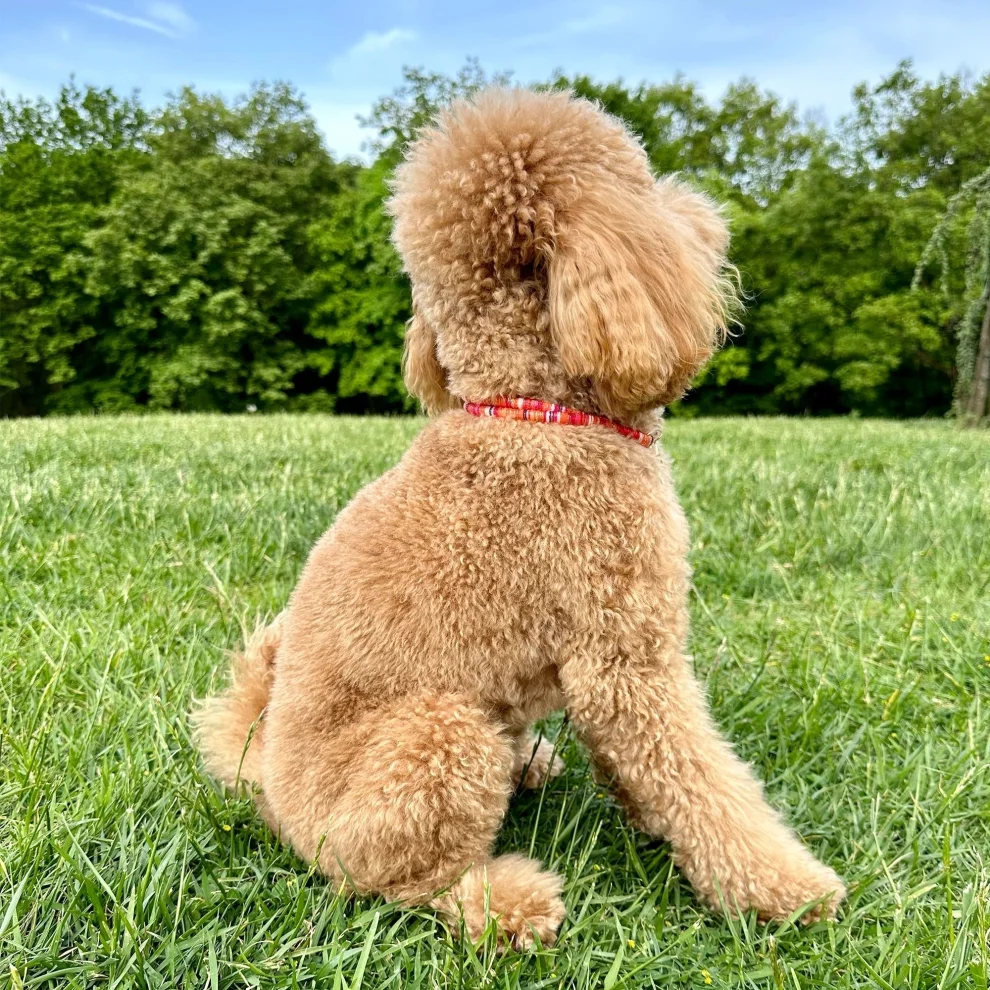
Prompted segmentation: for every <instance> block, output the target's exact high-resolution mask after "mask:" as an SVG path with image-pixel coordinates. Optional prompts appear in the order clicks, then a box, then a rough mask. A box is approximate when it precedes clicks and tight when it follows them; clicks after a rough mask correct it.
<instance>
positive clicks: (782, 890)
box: [749, 861, 846, 925]
mask: <svg viewBox="0 0 990 990" xmlns="http://www.w3.org/2000/svg"><path fill="white" fill-rule="evenodd" d="M761 886H762V885H761ZM845 896H846V888H845V885H844V884H843V882H842V878H841V877H840V876H839V875H838V874H837V873H836V872H835V870H833V869H830V868H829V867H828V866H826V865H825V864H824V863H819V862H817V861H813V863H811V864H808V865H804V864H802V866H801V867H800V868H797V869H781V870H780V871H778V875H777V876H776V877H773V878H772V880H771V882H769V883H767V884H766V886H764V887H763V889H761V890H759V891H758V892H756V896H755V897H753V896H751V898H750V905H749V906H751V907H755V908H756V911H757V914H758V915H759V917H760V919H761V920H763V921H771V920H774V921H781V920H784V919H786V918H789V917H791V916H792V915H794V914H796V913H797V912H798V911H802V909H804V910H803V912H802V913H801V915H800V918H799V919H798V920H799V921H800V922H801V924H804V925H808V924H811V923H812V922H815V921H821V920H822V919H823V918H834V917H835V913H836V911H837V910H838V907H839V904H840V902H841V901H842V900H843V899H844V898H845Z"/></svg>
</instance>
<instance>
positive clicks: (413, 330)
mask: <svg viewBox="0 0 990 990" xmlns="http://www.w3.org/2000/svg"><path fill="white" fill-rule="evenodd" d="M402 378H403V380H404V381H405V383H406V390H407V391H408V392H409V394H410V395H414V396H416V398H417V399H419V401H420V402H421V403H422V405H423V408H424V409H425V410H426V411H427V412H428V413H430V414H431V415H433V414H435V413H438V412H442V411H443V410H445V409H453V408H454V407H455V406H457V405H458V402H457V400H456V399H454V397H453V396H452V395H451V394H450V392H448V391H447V372H446V371H445V370H444V368H443V366H442V365H441V364H440V361H439V359H438V358H437V341H436V335H435V334H434V332H433V330H432V328H431V327H430V326H429V324H427V322H426V321H425V320H424V319H423V318H422V317H421V316H420V315H419V313H417V312H416V310H415V307H414V308H413V316H412V319H411V320H410V321H409V322H408V323H407V324H406V336H405V343H404V345H403V350H402Z"/></svg>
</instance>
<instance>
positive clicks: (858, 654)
mask: <svg viewBox="0 0 990 990" xmlns="http://www.w3.org/2000/svg"><path fill="white" fill-rule="evenodd" d="M421 426H422V420H412V419H405V420H384V419H363V420H357V419H331V418H324V417H297V418H290V417H278V418H264V417H261V416H253V417H251V416H246V417H242V418H216V417H183V418H165V417H161V418H159V417H146V418H120V419H83V418H79V419H72V420H49V421H43V422H37V421H34V422H27V421H22V422H5V423H0V672H2V680H0V960H2V963H0V985H5V981H9V985H10V986H12V987H20V986H24V987H100V988H102V987H107V988H116V987H130V986H136V987H158V986H161V987H189V988H197V990H198V988H202V987H239V986H260V987H275V986H278V987H295V986H299V987H317V986H319V987H328V988H338V987H339V988H345V987H349V988H357V987H359V986H361V987H365V988H375V990H377V988H381V987H396V988H398V987H424V988H426V987H448V986H449V987H461V986H465V987H467V986H489V987H524V988H527V990H529V988H537V987H568V988H570V987H575V988H577V987H581V988H584V987H589V988H590V987H603V988H609V987H630V988H631V987H663V988H666V987H700V988H703V987H715V988H718V987H760V988H762V987H769V988H785V987H786V988H799V987H918V988H920V987H924V988H934V987H940V988H941V987H945V988H948V987H983V988H985V987H986V986H987V970H988V960H990V947H988V931H990V862H988V859H990V842H988V838H990V776H988V773H987V768H988V763H990V712H988V710H987V703H988V691H987V689H986V685H987V683H988V681H990V536H988V534H990V434H988V433H986V432H982V433H980V432H969V433H964V432H961V431H958V430H956V429H953V428H952V427H951V426H950V425H947V424H944V423H908V424H895V423H879V422H866V421H855V420H852V421H838V420H832V421H813V420H801V421H797V420H791V421H785V420H721V421H718V420H700V421H699V420H695V421H686V420H680V421H677V420H675V421H673V422H672V423H671V424H670V425H669V426H668V430H667V437H666V439H665V444H666V446H667V448H668V450H669V451H670V452H671V453H672V455H673V458H674V467H675V473H676V477H677V479H678V484H679V489H680V492H681V497H682V500H683V502H684V505H685V508H686V510H687V513H688V516H689V517H690V520H691V524H692V533H693V541H694V547H693V563H694V567H695V587H696V592H695V594H694V596H693V599H692V612H693V616H694V634H693V652H694V654H695V657H696V665H697V669H698V672H699V674H700V676H701V677H702V678H704V680H705V681H706V683H707V689H708V692H709V695H710V697H711V699H712V703H713V706H714V708H715V711H716V714H717V717H718V720H719V722H720V723H721V725H722V726H723V727H724V729H725V730H726V732H727V733H728V734H729V735H730V736H731V738H732V739H733V741H734V742H735V744H736V746H737V748H738V749H739V751H740V752H741V753H742V754H744V756H745V757H746V758H747V759H748V760H751V761H752V762H753V763H754V764H755V766H756V767H757V769H758V771H759V773H760V774H761V776H762V777H763V778H764V779H765V780H766V782H767V791H768V793H769V795H770V798H771V800H772V802H773V803H774V804H776V805H777V806H779V807H780V808H782V809H783V810H784V811H785V812H786V814H787V816H788V818H789V820H790V821H791V822H792V823H793V824H794V825H795V827H796V828H797V829H798V830H799V831H800V833H801V835H802V836H803V837H804V839H805V840H806V841H807V842H808V843H809V844H810V846H811V847H812V848H813V849H814V851H815V852H816V853H817V854H818V855H819V856H821V857H822V858H824V859H825V860H827V861H828V862H829V863H831V864H832V865H834V866H835V867H836V868H837V869H838V870H839V872H840V873H841V874H842V875H843V876H844V877H845V878H846V881H847V883H848V885H849V888H850V897H849V900H848V902H847V904H846V905H845V908H844V911H843V912H842V914H841V917H840V919H839V920H838V921H837V922H834V923H818V924H815V925H812V926H810V927H807V928H801V927H797V928H795V927H794V926H793V925H790V924H774V925H769V926H765V925H760V924H758V923H757V922H756V921H755V919H753V918H751V917H748V918H742V919H739V920H735V921H730V920H725V919H721V918H717V917H714V916H713V915H711V914H709V913H707V912H706V911H704V910H702V909H701V907H700V906H699V904H698V903H697V901H696V900H695V899H694V897H693V896H692V893H691V891H690V889H689V888H688V887H687V886H686V884H685V883H684V882H683V881H682V880H681V879H680V878H679V876H678V874H677V873H676V871H674V870H673V868H672V865H671V862H670V858H669V850H668V848H667V847H666V846H664V845H663V844H660V843H656V842H652V841H650V840H648V839H647V838H646V837H644V836H643V835H641V834H639V833H637V832H635V831H634V830H632V829H631V828H630V827H628V826H627V825H626V824H625V823H624V822H623V819H622V816H621V814H620V813H619V811H618V809H617V808H616V807H615V806H614V805H613V803H612V802H611V800H610V799H609V797H608V795H607V794H606V793H605V792H604V791H603V790H602V789H601V788H600V787H598V786H596V784H595V783H594V780H593V778H592V777H591V775H590V771H589V768H588V765H587V760H586V759H585V757H584V755H583V753H582V752H581V749H580V747H579V746H578V745H577V743H576V742H574V740H573V739H571V738H570V736H569V735H568V733H567V731H566V730H565V731H564V734H563V739H562V742H561V749H562V751H563V754H564V757H565V760H566V763H567V771H566V773H565V774H564V776H562V777H561V778H558V779H557V780H555V781H553V782H552V783H550V784H549V785H548V786H547V787H546V788H545V790H544V791H543V792H542V793H541V792H537V793H530V794H525V795H522V796H520V797H518V798H516V799H515V801H514V802H513V805H512V807H511V810H510V812H509V816H508V819H507V821H506V825H505V827H504V829H503V833H502V836H501V840H500V847H501V848H503V849H505V850H508V849H521V850H523V851H528V852H531V853H532V854H533V855H535V856H537V857H539V858H541V859H542V860H543V861H544V862H546V863H547V864H548V865H550V866H551V867H552V868H554V869H556V870H559V871H561V872H562V873H563V874H564V875H565V877H566V883H567V887H566V901H567V906H568V911H569V916H568V920H567V921H565V923H564V927H563V929H562V932H561V938H560V941H559V942H558V944H557V945H556V946H555V947H554V948H552V949H548V950H543V951H540V952H537V953H531V954H526V955H515V954H508V955H504V956H499V955H497V954H496V953H495V952H494V951H493V949H492V946H491V945H490V944H488V945H482V946H481V947H480V948H479V950H478V951H477V952H476V951H475V950H474V949H472V948H470V947H469V946H465V945H464V944H463V943H462V942H460V941H458V940H456V939H455V938H454V937H452V934H451V933H450V932H449V931H448V930H447V929H446V928H445V927H444V926H443V925H442V924H440V923H439V922H438V921H436V920H435V918H434V917H433V916H432V915H431V914H429V913H428V912H424V911H410V910H405V909H401V908H399V907H397V906H395V905H390V904H385V903H383V902H381V901H369V900H358V901H350V900H347V899H345V898H342V897H340V896H336V895H335V894H334V893H333V892H332V891H331V890H330V889H329V888H328V887H327V886H326V885H325V884H324V883H323V882H322V881H321V879H320V878H319V876H317V875H314V874H313V873H312V872H311V871H309V870H308V868H307V864H306V863H304V862H301V861H300V860H298V859H297V858H295V856H293V855H292V854H291V853H289V852H287V851H286V850H285V849H283V848H281V847H280V846H279V845H278V844H277V842H276V840H275V839H274V837H273V836H272V835H271V834H269V833H268V832H267V831H266V829H265V828H264V827H263V826H262V824H261V822H260V821H259V820H258V819H257V818H256V816H255V815H254V813H253V810H252V805H251V803H250V802H249V801H248V800H245V799H240V798H231V797H227V796H224V795H223V794H222V793H220V792H219V791H218V790H217V789H216V787H215V786H214V785H213V784H212V783H211V782H210V781H209V780H208V779H207V778H206V777H205V776H204V775H203V773H202V772H201V771H200V769H199V768H198V765H197V758H196V754H195V752H194V751H193V749H192V746H191V745H190V740H189V729H188V724H187V721H186V712H187V709H188V707H189V703H190V700H191V699H192V698H193V697H194V696H197V695H202V694H204V693H205V692H207V691H208V690H210V689H211V688H212V687H213V686H214V685H215V684H216V683H217V681H218V679H219V678H221V677H222V672H223V668H224V651H225V650H226V649H229V648H231V647H234V646H236V645H237V644H238V643H239V642H240V640H241V637H242V635H243V631H244V629H245V628H247V627H250V626H252V625H253V623H254V621H255V619H256V617H259V616H264V615H266V614H271V613H274V612H275V611H277V610H278V609H280V608H281V607H282V605H283V603H284V602H285V599H286V596H287V595H288V593H289V591H290V590H291V588H292V586H293V583H294V581H295V578H296V576H297V574H298V572H299V569H300V567H301V565H302V563H303V561H304V559H305V556H306V553H307V551H308V549H309V547H310V545H311V543H312V542H313V540H314V539H315V538H316V537H317V536H318V535H319V534H320V533H321V531H322V530H323V529H324V528H325V527H326V526H327V525H328V524H329V523H330V522H331V520H332V519H333V517H334V515H335V514H336V513H337V512H338V511H339V510H340V508H341V507H342V506H343V505H344V504H345V503H346V502H347V501H348V499H349V498H350V497H351V495H352V494H353V493H354V492H355V490H356V489H357V488H358V487H359V486H360V485H362V484H364V483H365V482H366V481H368V480H370V479H372V478H374V477H375V476H376V475H378V474H379V473H380V472H381V471H383V470H384V469H385V468H387V467H388V466H389V465H391V464H393V463H394V462H395V461H396V460H398V458H399V457H400V456H401V455H402V452H403V450H404V449H405V448H406V446H407V445H408V443H409V442H410V440H411V439H412V438H413V436H414V435H415V434H416V432H417V431H418V430H419V429H420V428H421ZM396 566H397V567H398V566H401V561H397V562H396ZM557 725H559V723H556V724H555V725H554V726H551V727H550V731H554V730H555V729H556V727H557Z"/></svg>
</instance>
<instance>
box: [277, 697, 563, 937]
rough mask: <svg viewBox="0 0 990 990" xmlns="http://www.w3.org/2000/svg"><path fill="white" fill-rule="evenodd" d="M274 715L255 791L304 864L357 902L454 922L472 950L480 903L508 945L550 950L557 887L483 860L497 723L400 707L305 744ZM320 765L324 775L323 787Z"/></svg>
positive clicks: (501, 775) (504, 771) (494, 789)
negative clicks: (412, 907) (369, 898)
mask: <svg viewBox="0 0 990 990" xmlns="http://www.w3.org/2000/svg"><path fill="white" fill-rule="evenodd" d="M273 716H274V721H273V723H272V725H271V726H269V728H270V729H271V730H273V735H271V736H269V740H270V741H271V748H270V750H269V751H268V753H267V754H266V764H265V790H266V793H267V794H268V795H269V798H270V800H271V804H272V809H273V811H274V813H275V817H276V819H277V823H278V826H279V828H280V830H281V834H282V836H283V838H285V839H287V840H288V841H290V842H291V843H292V845H293V847H294V848H295V849H296V851H297V852H298V853H299V854H300V855H301V856H302V857H303V858H304V859H306V860H309V861H313V860H317V861H318V863H319V867H320V869H321V871H322V872H323V873H324V874H326V875H327V876H329V877H330V878H332V879H334V880H335V881H336V882H338V883H341V884H346V885H347V886H349V887H350V888H352V889H353V890H355V891H356V892H358V893H360V894H383V895H385V896H386V897H389V898H391V899H394V900H401V901H404V902H406V903H410V904H429V905H432V906H433V907H435V908H437V909H438V910H439V911H440V912H441V913H443V914H444V915H446V916H447V918H448V919H449V920H451V921H452V922H453V923H454V924H455V926H456V925H457V924H458V923H459V920H460V917H461V916H463V918H464V924H465V928H466V930H467V933H468V935H469V936H470V937H471V938H472V939H476V938H477V937H478V936H479V935H480V934H481V933H482V932H483V931H484V928H485V924H486V921H487V917H486V912H485V907H486V896H487V904H488V911H489V915H490V916H492V917H495V918H496V923H497V925H498V927H499V929H500V930H501V932H502V933H503V937H504V938H505V939H506V940H507V941H509V942H510V943H511V944H513V945H515V946H516V947H519V948H522V947H525V946H527V945H529V944H530V943H531V942H532V940H533V937H534V934H535V935H537V936H539V938H540V940H541V942H543V943H544V944H549V943H550V942H552V941H553V939H554V937H555V934H556V930H557V927H558V926H559V924H560V922H561V920H562V918H563V914H564V907H563V903H562V902H561V900H560V887H561V884H560V880H559V879H558V878H557V877H556V876H554V875H552V874H549V873H545V872H543V871H542V870H541V869H540V867H539V864H538V863H535V862H534V861H533V860H530V859H527V858H525V857H523V856H519V855H514V854H513V855H507V856H500V857H497V858H494V859H493V858H492V857H491V848H492V845H493V843H494V841H495V837H496V834H497V833H498V829H499V827H500V825H501V823H502V819H503V817H504V815H505V811H506V808H507V807H508V801H509V795H510V793H511V791H512V772H513V767H514V762H515V753H514V749H513V746H512V741H511V739H510V737H509V736H508V735H507V734H506V733H504V732H503V731H502V727H501V726H500V725H499V724H498V723H496V722H495V721H493V720H492V719H491V718H489V717H488V716H487V715H486V714H485V713H484V712H482V711H481V710H480V709H479V708H477V707H476V706H474V705H473V704H471V702H470V701H468V700H467V699H464V698H461V697H459V696H456V695H439V696H436V695H434V696H423V697H418V698H404V699H400V700H398V701H396V702H393V703H391V704H389V705H387V706H386V707H384V708H382V709H378V710H376V711H373V712H370V713H368V714H366V715H365V716H363V717H360V718H358V719H357V720H356V721H355V722H353V723H351V724H350V725H347V726H345V727H343V728H340V729H338V730H337V732H335V733H333V734H321V732H320V730H319V728H314V729H313V730H311V731H309V732H308V733H307V734H306V738H305V739H301V734H302V732H303V731H305V730H303V729H300V727H299V726H293V725H292V724H291V719H292V713H291V712H287V713H286V721H285V723H284V724H283V723H282V722H281V721H280V712H279V711H278V710H277V709H276V710H275V711H274V712H273ZM283 738H284V739H285V740H286V741H287V742H288V740H289V739H293V740H294V742H295V745H289V746H285V747H283V746H282V745H280V743H281V740H282V739H283ZM342 759H343V762H342ZM321 765H322V766H329V765H333V766H334V771H333V777H332V778H330V777H326V778H324V776H323V774H322V773H321V771H320V769H319V768H320V766H321ZM334 780H336V781H340V780H344V781H345V783H343V784H342V785H340V786H336V787H335V786H334V785H333V781H334ZM317 858H318V859H317ZM486 885H487V888H488V889H487V893H486ZM438 892H441V893H439V894H438Z"/></svg>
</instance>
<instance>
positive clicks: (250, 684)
mask: <svg viewBox="0 0 990 990" xmlns="http://www.w3.org/2000/svg"><path fill="white" fill-rule="evenodd" d="M284 615H285V613H284V612H283V613H281V614H280V615H278V616H277V617H276V618H275V620H274V621H273V622H272V623H270V624H269V625H267V626H258V628H257V629H255V631H254V632H253V633H252V634H251V636H250V637H249V638H248V640H247V643H246V644H245V646H244V649H243V651H241V652H239V653H235V654H233V656H232V657H231V663H230V669H231V681H230V686H229V687H228V688H227V690H226V691H224V692H223V693H222V694H217V695H214V696H213V697H211V698H206V699H204V700H203V701H202V702H200V704H199V705H198V706H197V707H196V708H195V710H194V711H193V713H192V722H193V732H194V735H195V738H196V745H197V747H198V749H199V751H200V753H202V755H203V763H204V764H205V766H206V769H207V770H208V771H209V772H210V774H211V775H212V776H213V777H215V778H216V779H217V780H219V781H220V782H221V783H223V784H224V785H225V786H227V787H230V788H234V789H237V788H238V787H239V786H240V785H242V784H245V785H247V786H249V787H254V788H257V787H260V785H261V752H262V747H263V745H264V729H265V727H264V722H263V720H262V715H263V713H264V710H265V706H266V705H267V704H268V698H269V695H270V694H271V687H272V678H273V676H274V672H275V655H276V653H277V652H278V647H279V642H280V641H281V636H282V632H281V630H282V619H283V616H284Z"/></svg>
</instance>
